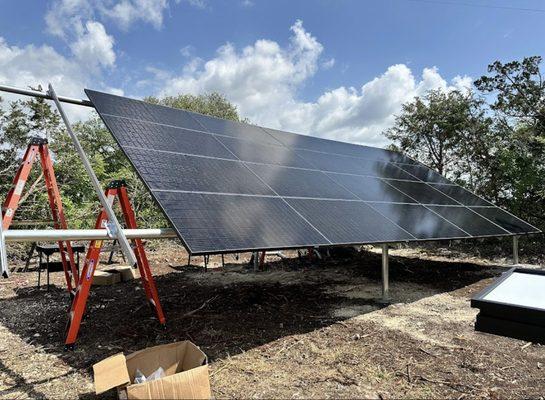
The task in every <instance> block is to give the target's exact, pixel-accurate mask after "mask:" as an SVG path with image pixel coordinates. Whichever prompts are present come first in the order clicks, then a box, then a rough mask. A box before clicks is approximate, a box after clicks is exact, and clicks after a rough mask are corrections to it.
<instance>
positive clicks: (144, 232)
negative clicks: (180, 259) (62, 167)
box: [4, 228, 177, 243]
mask: <svg viewBox="0 0 545 400" xmlns="http://www.w3.org/2000/svg"><path fill="white" fill-rule="evenodd" d="M123 233H124V234H125V237H126V238H127V239H171V238H176V237H177V236H176V232H174V230H173V229H170V228H157V229H123ZM60 240H62V241H65V240H71V241H78V240H79V241H88V240H89V241H91V240H115V238H112V237H111V236H110V235H109V234H108V231H106V230H105V229H32V230H23V229H10V230H8V231H6V232H4V241H5V242H7V243H9V242H58V241H60Z"/></svg>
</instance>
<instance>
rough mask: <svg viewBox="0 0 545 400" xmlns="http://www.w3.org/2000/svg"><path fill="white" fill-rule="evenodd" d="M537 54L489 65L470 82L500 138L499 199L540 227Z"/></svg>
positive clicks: (542, 128) (542, 168)
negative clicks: (479, 93)
mask: <svg viewBox="0 0 545 400" xmlns="http://www.w3.org/2000/svg"><path fill="white" fill-rule="evenodd" d="M541 61H542V59H541V57H539V56H534V57H527V58H524V59H523V60H522V61H512V62H508V63H502V62H500V61H496V62H494V63H492V64H490V65H489V66H488V75H484V76H482V77H481V78H480V79H478V80H477V81H475V86H476V87H477V88H478V89H479V90H481V91H482V92H483V93H484V94H486V95H488V96H490V95H493V96H495V98H494V100H493V102H492V103H491V105H490V108H491V110H492V112H493V113H494V120H495V124H494V129H495V131H496V132H497V136H498V137H500V138H501V142H500V144H499V145H498V154H497V156H496V160H497V161H496V164H497V165H496V168H495V169H496V174H495V176H494V180H495V181H496V182H497V184H498V186H499V188H500V190H499V195H498V198H499V199H498V200H499V201H500V203H501V204H502V205H505V206H506V207H508V208H509V209H510V210H512V211H513V212H515V213H516V214H517V215H521V216H524V217H526V218H527V219H529V220H530V221H531V222H533V223H534V224H536V225H538V226H542V227H543V226H545V217H544V211H545V82H544V81H543V79H542V73H541V70H540V64H541Z"/></svg>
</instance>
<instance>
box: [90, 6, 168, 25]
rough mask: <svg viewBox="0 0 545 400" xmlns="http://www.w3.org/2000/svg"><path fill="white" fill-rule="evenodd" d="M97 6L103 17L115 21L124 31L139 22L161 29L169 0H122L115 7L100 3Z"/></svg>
mask: <svg viewBox="0 0 545 400" xmlns="http://www.w3.org/2000/svg"><path fill="white" fill-rule="evenodd" d="M97 4H98V8H99V10H100V12H101V13H102V14H103V15H105V16H107V17H109V18H111V19H113V20H114V21H115V22H116V23H118V24H119V25H120V27H121V28H122V29H124V30H127V29H129V28H130V26H131V25H133V24H134V23H135V22H139V21H142V22H146V23H149V24H151V25H152V26H153V27H154V28H155V29H160V28H161V27H162V26H163V12H164V11H165V10H166V9H167V8H168V2H167V0H121V1H119V2H117V3H116V4H115V5H114V6H113V7H112V6H111V5H109V4H107V3H106V4H105V3H104V2H100V1H99V2H97Z"/></svg>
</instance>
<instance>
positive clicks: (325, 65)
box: [322, 58, 335, 69]
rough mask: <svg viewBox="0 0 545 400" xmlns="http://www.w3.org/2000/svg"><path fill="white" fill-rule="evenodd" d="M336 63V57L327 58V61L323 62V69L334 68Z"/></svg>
mask: <svg viewBox="0 0 545 400" xmlns="http://www.w3.org/2000/svg"><path fill="white" fill-rule="evenodd" d="M334 65H335V59H334V58H330V59H329V60H326V61H324V62H322V68H323V69H331V68H333V66H334Z"/></svg>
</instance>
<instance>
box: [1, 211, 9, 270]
mask: <svg viewBox="0 0 545 400" xmlns="http://www.w3.org/2000/svg"><path fill="white" fill-rule="evenodd" d="M0 274H2V276H3V277H4V278H7V277H8V276H9V268H8V257H7V254H6V244H5V241H4V231H3V229H2V220H0Z"/></svg>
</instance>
